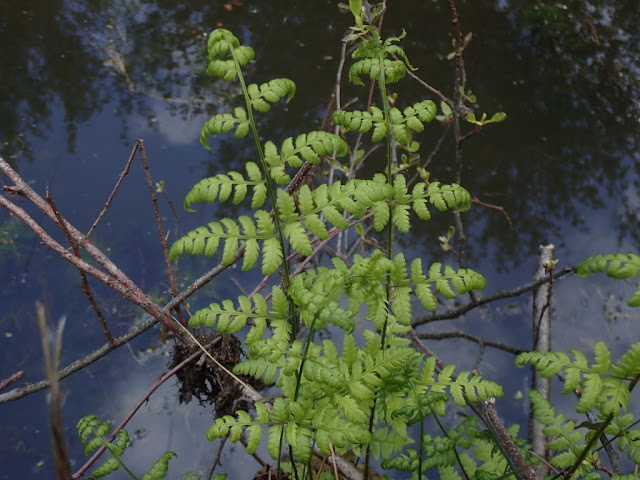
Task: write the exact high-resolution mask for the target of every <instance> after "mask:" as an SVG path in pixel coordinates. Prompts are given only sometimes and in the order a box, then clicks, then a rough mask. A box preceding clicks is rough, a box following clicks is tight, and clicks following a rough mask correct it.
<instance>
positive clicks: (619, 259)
mask: <svg viewBox="0 0 640 480" xmlns="http://www.w3.org/2000/svg"><path fill="white" fill-rule="evenodd" d="M638 271H640V256H638V255H635V254H633V253H627V254H622V253H616V254H608V255H596V256H594V257H589V258H587V259H586V260H585V261H584V262H581V263H580V264H579V265H578V275H580V276H581V277H586V276H588V275H593V274H594V273H600V272H605V273H606V274H607V276H609V277H611V278H615V279H626V278H635V277H637V276H638ZM627 304H628V305H629V306H631V307H640V288H638V290H636V291H635V293H634V294H633V296H632V297H631V299H630V300H629V301H628V302H627Z"/></svg>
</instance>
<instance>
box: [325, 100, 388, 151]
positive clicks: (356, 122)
mask: <svg viewBox="0 0 640 480" xmlns="http://www.w3.org/2000/svg"><path fill="white" fill-rule="evenodd" d="M370 111H371V112H366V111H360V110H354V111H353V112H347V111H344V110H336V111H335V112H333V122H334V123H335V124H336V125H338V126H339V127H343V128H345V129H346V130H347V131H349V132H352V131H354V130H358V133H367V132H368V131H369V130H371V128H372V127H373V136H372V137H371V140H372V141H374V142H379V141H380V140H382V139H383V138H384V136H385V135H386V134H387V130H388V127H387V124H386V123H385V121H384V114H383V113H382V110H380V109H379V108H378V107H374V106H372V107H371V108H370Z"/></svg>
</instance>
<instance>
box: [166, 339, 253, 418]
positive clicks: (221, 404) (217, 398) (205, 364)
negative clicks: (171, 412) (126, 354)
mask: <svg viewBox="0 0 640 480" xmlns="http://www.w3.org/2000/svg"><path fill="white" fill-rule="evenodd" d="M198 341H199V342H200V344H201V345H204V346H205V347H207V348H208V351H209V353H210V354H211V356H212V357H213V358H215V359H216V360H217V361H218V362H220V363H221V364H222V365H224V367H225V368H227V369H229V370H230V371H233V367H235V365H236V364H237V363H239V362H240V361H241V360H242V357H243V351H242V347H241V344H240V341H239V340H238V339H237V338H236V337H234V336H233V335H227V334H224V333H218V332H214V333H212V334H211V335H201V336H199V337H198ZM196 350H198V347H197V346H195V347H187V346H185V345H182V344H176V345H175V346H174V352H173V358H172V359H171V362H170V363H169V368H173V367H175V366H176V365H178V364H179V363H180V362H182V361H183V360H184V359H186V358H187V357H189V356H191V355H193V353H195V351H196ZM176 377H177V378H178V382H179V384H180V392H179V399H180V403H189V402H191V400H193V398H194V397H195V398H196V399H198V401H199V402H200V405H203V406H204V405H211V404H214V405H215V414H214V416H215V418H218V417H222V416H224V415H231V414H233V412H234V411H235V410H237V409H238V408H242V405H241V404H238V403H237V401H239V399H240V398H241V397H242V388H241V386H240V385H239V384H238V382H236V381H235V380H234V379H233V378H232V377H231V376H230V375H229V374H227V373H226V372H224V371H223V370H221V369H220V368H219V367H218V366H217V365H215V364H214V363H213V362H211V360H209V359H208V357H207V356H206V355H205V354H204V353H203V354H202V356H201V357H200V358H199V359H198V360H194V361H192V362H190V363H188V364H187V365H185V366H184V367H183V368H182V369H180V370H179V371H178V373H177V374H176ZM240 378H242V380H243V381H245V382H247V383H249V384H251V385H253V386H255V387H257V388H258V389H260V388H261V387H262V386H263V385H256V380H255V379H254V378H248V377H244V376H240Z"/></svg>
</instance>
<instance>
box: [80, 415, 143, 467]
mask: <svg viewBox="0 0 640 480" xmlns="http://www.w3.org/2000/svg"><path fill="white" fill-rule="evenodd" d="M76 428H77V431H78V436H79V437H80V440H81V441H82V444H83V445H84V446H85V448H84V454H85V456H86V457H88V456H90V455H91V454H93V453H94V452H95V451H96V450H98V449H99V448H100V447H102V446H103V445H104V446H105V447H106V448H107V449H108V450H109V452H110V453H111V454H112V455H113V457H111V458H109V459H107V460H106V461H105V462H104V463H103V464H102V465H101V466H100V467H98V468H97V469H96V470H94V471H93V472H92V475H93V478H96V479H97V478H102V477H104V476H106V475H108V474H110V473H112V472H115V471H116V470H118V469H119V468H120V467H121V466H122V462H121V461H120V459H119V457H121V456H122V455H123V453H124V451H125V449H126V448H127V447H128V446H129V445H130V443H131V441H130V439H129V434H128V433H127V431H126V430H120V431H118V434H117V435H116V438H115V439H114V441H113V442H111V443H109V442H107V441H106V440H105V439H104V438H103V437H104V436H106V435H107V434H108V433H109V432H110V431H111V424H110V423H109V422H102V421H100V420H99V419H98V417H97V416H96V415H87V416H85V417H83V418H81V419H80V420H79V421H78V423H77V425H76ZM91 437H93V438H91ZM90 438H91V440H89V439H90Z"/></svg>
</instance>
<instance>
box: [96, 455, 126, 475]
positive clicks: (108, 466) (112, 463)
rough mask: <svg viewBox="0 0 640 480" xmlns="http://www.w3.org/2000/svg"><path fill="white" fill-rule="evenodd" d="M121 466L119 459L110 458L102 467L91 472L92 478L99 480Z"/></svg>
mask: <svg viewBox="0 0 640 480" xmlns="http://www.w3.org/2000/svg"><path fill="white" fill-rule="evenodd" d="M120 466H121V463H120V462H119V461H118V459H117V458H115V457H111V458H108V459H107V460H106V461H105V462H104V463H103V464H102V465H100V466H99V467H98V468H96V469H95V470H94V471H93V472H91V476H92V477H93V478H94V479H96V480H98V479H99V478H102V477H106V476H107V475H109V474H110V473H113V472H115V471H116V470H118V469H119V468H120Z"/></svg>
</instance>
